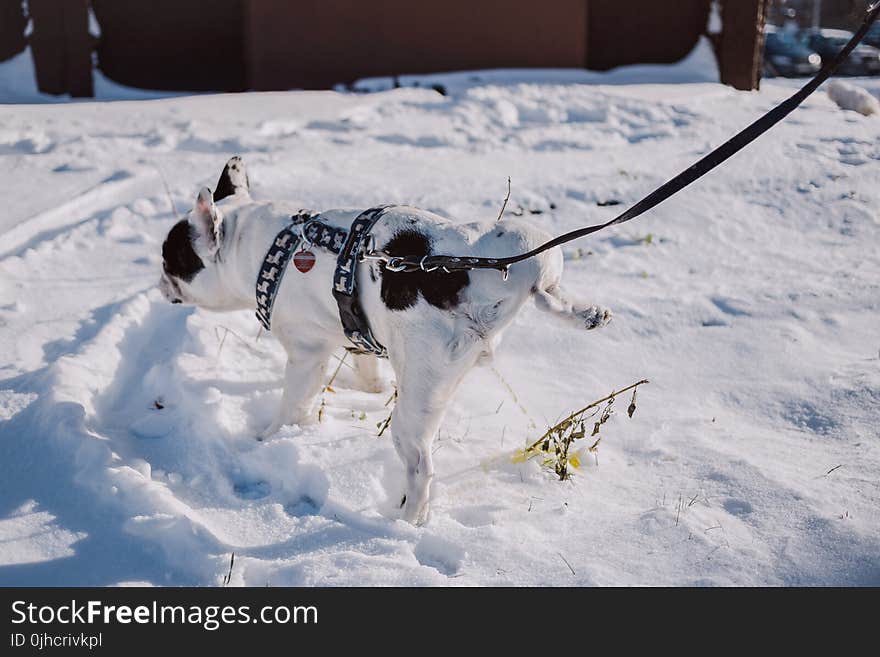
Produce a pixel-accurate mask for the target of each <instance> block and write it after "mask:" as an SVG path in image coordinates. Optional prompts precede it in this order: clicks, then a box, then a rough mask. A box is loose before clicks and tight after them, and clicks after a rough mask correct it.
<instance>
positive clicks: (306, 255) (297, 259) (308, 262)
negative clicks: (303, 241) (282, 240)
mask: <svg viewBox="0 0 880 657" xmlns="http://www.w3.org/2000/svg"><path fill="white" fill-rule="evenodd" d="M293 264H294V266H295V267H296V268H297V269H299V270H300V271H301V272H302V273H303V274H305V273H306V272H307V271H309V270H310V269H311V268H312V267H314V266H315V254H314V253H312V252H311V251H298V252H296V253H294V254H293Z"/></svg>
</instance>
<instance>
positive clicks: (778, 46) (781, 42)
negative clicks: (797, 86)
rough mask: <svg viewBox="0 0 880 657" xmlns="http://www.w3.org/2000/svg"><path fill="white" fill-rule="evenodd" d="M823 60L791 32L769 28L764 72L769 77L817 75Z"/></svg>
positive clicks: (765, 40) (765, 39)
mask: <svg viewBox="0 0 880 657" xmlns="http://www.w3.org/2000/svg"><path fill="white" fill-rule="evenodd" d="M821 66H822V58H821V57H820V56H819V54H818V53H816V52H813V51H812V50H810V49H809V48H807V46H805V45H804V44H803V43H802V42H800V41H799V40H798V39H797V37H796V36H795V35H794V34H793V33H792V32H790V31H787V30H776V29H773V28H772V27H771V28H768V29H767V31H766V33H765V34H764V70H765V73H766V74H767V75H771V76H772V75H781V76H783V77H787V78H793V77H797V76H799V75H815V74H816V72H817V71H818V70H819V68H820V67H821Z"/></svg>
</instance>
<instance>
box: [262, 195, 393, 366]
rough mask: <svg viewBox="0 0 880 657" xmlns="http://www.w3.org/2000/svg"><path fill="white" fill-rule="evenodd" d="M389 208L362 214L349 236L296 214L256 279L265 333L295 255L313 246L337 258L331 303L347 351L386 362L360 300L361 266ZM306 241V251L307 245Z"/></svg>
mask: <svg viewBox="0 0 880 657" xmlns="http://www.w3.org/2000/svg"><path fill="white" fill-rule="evenodd" d="M388 207H389V206H381V207H376V208H370V209H369V210H367V211H365V212H362V213H361V214H359V215H358V216H357V217H356V218H355V220H354V221H353V222H352V224H351V229H350V230H348V231H346V230H345V229H342V228H336V227H334V226H328V225H327V224H325V223H322V222H321V221H318V219H317V217H319V216H320V215H317V214H313V213H311V212H309V211H307V210H302V211H300V212H298V213H297V214H295V215H294V216H293V217H292V218H291V223H290V224H289V225H288V226H285V227H284V228H283V229H282V230H281V232H280V233H278V235H276V236H275V239H274V241H273V242H272V245H271V246H270V247H269V250H268V251H267V253H266V257H265V258H263V264H262V265H261V267H260V273H259V274H258V275H257V284H256V298H257V311H256V316H257V320H259V322H260V324H261V325H262V326H263V328H265V329H266V330H267V331H271V330H272V307H273V306H274V304H275V297H276V296H277V294H278V288H279V287H280V286H281V281H282V279H283V278H284V273H285V272H286V271H287V266H288V265H289V264H290V260H291V258H292V256H293V254H294V253H296V252H297V249H299V248H300V246H303V247H304V248H308V246H309V245H316V246H320V247H322V248H325V249H327V250H328V251H330V252H332V253H338V254H339V257H338V258H337V260H336V271H335V272H334V274H333V297H334V298H335V299H336V303H337V305H338V306H339V318H340V320H341V322H342V328H343V329H344V331H345V335H346V337H347V338H348V339H349V340H350V341H351V342H352V346H351V347H347V349H348V350H349V351H351V352H353V353H357V354H375V355H376V356H379V357H380V358H385V357H387V356H388V352H387V351H386V349H385V347H383V346H382V345H381V344H380V343H379V341H378V340H376V338H375V337H374V336H373V332H372V331H371V330H370V325H369V323H368V322H367V318H366V316H365V315H364V312H363V308H362V307H361V304H360V300H359V299H358V295H357V263H358V260H359V256H360V254H361V252H362V249H363V246H364V242H365V241H366V238H367V236H368V235H369V233H370V230H372V228H373V226H374V225H375V224H376V222H377V221H378V220H379V217H381V216H382V213H383V212H385V210H386V209H387V208H388ZM303 236H305V241H306V243H307V244H306V245H303Z"/></svg>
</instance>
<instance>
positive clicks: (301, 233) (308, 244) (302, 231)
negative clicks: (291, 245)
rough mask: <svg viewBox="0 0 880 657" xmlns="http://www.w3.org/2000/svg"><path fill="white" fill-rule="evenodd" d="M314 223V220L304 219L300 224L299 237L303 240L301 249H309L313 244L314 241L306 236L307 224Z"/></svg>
mask: <svg viewBox="0 0 880 657" xmlns="http://www.w3.org/2000/svg"><path fill="white" fill-rule="evenodd" d="M310 223H312V220H311V219H309V220H308V221H304V222H302V223H301V224H300V225H299V237H300V239H301V240H302V245H301V246H300V251H309V250H310V249H311V248H312V246H313V244H312V241H311V240H310V239H309V238H308V237H306V226H308V225H309V224H310Z"/></svg>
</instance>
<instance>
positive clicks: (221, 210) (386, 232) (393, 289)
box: [159, 157, 611, 524]
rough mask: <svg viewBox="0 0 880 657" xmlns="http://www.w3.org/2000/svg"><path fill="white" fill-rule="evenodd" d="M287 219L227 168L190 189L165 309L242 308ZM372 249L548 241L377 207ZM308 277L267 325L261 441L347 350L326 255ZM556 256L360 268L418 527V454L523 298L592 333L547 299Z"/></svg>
mask: <svg viewBox="0 0 880 657" xmlns="http://www.w3.org/2000/svg"><path fill="white" fill-rule="evenodd" d="M298 211H299V208H297V207H295V206H292V205H291V204H288V203H283V202H262V201H254V200H253V199H252V198H251V196H250V192H249V183H248V178H247V175H246V173H245V170H244V165H243V163H242V161H241V159H240V158H237V157H235V158H232V159H231V160H230V161H229V162H228V163H227V165H226V167H225V168H224V169H223V172H222V174H221V176H220V180H219V182H218V184H217V189H216V191H214V192H213V193H212V192H211V191H210V190H209V189H208V188H203V189H202V190H201V192H200V193H199V196H198V199H197V200H196V204H195V207H194V208H193V209H192V211H191V212H190V213H189V215H188V216H187V218H186V219H184V220H181V221H180V222H178V223H177V224H176V225H175V226H174V227H173V228H172V229H171V231H170V232H169V234H168V237H167V239H166V240H165V243H164V244H163V245H162V256H163V270H164V271H163V274H162V277H161V279H160V283H159V287H160V289H161V291H162V293H163V295H164V296H165V298H166V299H168V300H169V301H171V302H172V303H186V304H194V305H196V306H198V307H200V308H205V309H208V310H213V311H229V310H239V309H248V308H250V309H254V308H255V307H256V301H255V284H256V281H257V277H258V275H259V272H260V268H261V265H262V263H263V260H264V257H265V256H266V254H267V249H268V248H269V246H270V245H271V244H272V243H273V240H274V239H275V237H276V235H278V234H279V232H280V231H282V230H283V229H284V228H285V226H289V225H290V222H291V216H292V215H295V214H296V213H297V212H298ZM359 214H360V213H359V212H358V211H357V210H329V211H326V212H322V213H321V214H320V215H319V218H320V221H321V222H322V223H323V224H325V225H328V226H335V227H338V228H342V229H345V230H348V228H349V227H350V226H351V223H352V221H353V220H354V219H355V217H357V216H358V215H359ZM372 235H373V236H374V238H375V242H374V244H375V245H376V246H377V247H378V248H379V249H381V250H382V251H384V252H385V253H387V254H389V255H391V256H405V255H423V254H425V255H427V254H448V255H456V256H461V255H464V256H484V257H502V256H508V255H513V254H517V253H521V252H524V251H528V250H530V249H533V248H535V247H536V246H538V245H540V244H542V243H544V242H546V241H547V240H548V239H549V236H548V235H547V234H545V233H544V232H542V231H540V230H538V229H536V228H535V227H534V226H530V225H528V224H526V223H524V222H518V221H514V220H508V219H504V220H503V221H499V222H495V223H491V224H456V223H453V222H451V221H449V220H447V219H444V218H443V217H440V216H438V215H436V214H433V213H431V212H427V211H424V210H419V209H417V208H413V207H407V206H391V207H389V208H387V209H386V210H385V211H384V213H383V214H382V216H381V218H380V219H379V220H378V222H377V223H376V225H375V226H374V228H373V230H372ZM312 250H313V251H314V252H315V255H316V260H315V263H314V267H313V268H312V269H311V270H309V271H308V272H307V273H304V274H303V273H300V272H299V271H297V270H296V269H294V268H293V267H290V268H289V271H288V272H287V274H286V275H285V276H284V278H283V279H282V283H281V285H280V287H279V288H278V294H277V297H276V298H275V304H274V310H273V314H272V334H273V335H274V336H275V337H276V338H277V339H278V341H279V342H280V343H281V345H282V346H283V347H284V349H285V350H286V351H287V366H286V368H285V372H284V393H283V396H282V400H281V408H280V409H279V411H278V415H277V418H276V419H275V421H274V422H273V423H272V424H271V425H270V426H269V427H268V428H267V429H266V430H265V431H264V432H263V433H262V434H261V437H264V436H269V435H271V434H273V433H275V432H277V431H278V430H279V429H280V428H281V426H282V425H285V424H294V423H296V424H302V423H306V422H308V421H309V420H311V419H313V404H314V401H315V398H316V396H317V394H318V392H319V390H320V387H321V384H322V382H323V377H324V374H325V368H326V365H327V362H328V360H329V358H330V356H331V354H332V353H333V352H334V351H335V350H338V349H339V348H340V347H346V346H351V343H350V342H349V341H348V340H347V339H346V336H345V333H344V331H343V327H342V325H341V322H340V315H339V310H338V308H337V304H336V301H335V300H334V297H333V295H332V294H331V287H332V280H333V276H334V271H335V268H336V256H335V254H333V253H330V252H328V251H324V250H322V249H321V248H319V247H315V248H313V249H312ZM562 266H563V257H562V251H561V250H560V249H559V248H555V249H551V250H549V251H546V252H544V253H542V254H540V255H539V256H537V257H534V258H530V259H528V260H525V261H523V262H521V263H517V264H516V265H514V266H512V267H511V268H510V272H509V278H508V279H507V280H503V278H502V276H501V275H500V274H499V273H498V272H497V271H493V270H472V271H460V272H453V273H446V272H443V271H433V272H425V271H418V272H392V271H390V270H389V269H388V268H387V267H386V266H385V264H384V263H382V262H378V261H370V260H365V261H362V262H360V264H358V265H357V267H358V271H357V274H358V281H359V283H358V290H357V295H358V297H359V301H360V304H361V307H362V309H363V312H364V315H365V316H366V318H367V320H368V322H369V327H370V329H372V333H373V335H374V336H375V338H376V339H377V340H378V341H379V342H380V343H381V344H382V345H384V346H385V348H386V349H387V354H388V358H389V361H390V363H391V367H392V368H393V370H394V374H395V377H396V380H397V387H398V400H397V405H396V406H395V408H394V412H393V419H392V424H391V434H392V437H393V441H394V447H395V448H396V450H397V453H398V455H399V457H400V459H401V460H402V461H403V464H404V467H405V469H406V490H405V491H404V495H403V497H402V500H403V501H402V502H401V504H402V507H403V517H404V518H405V519H406V520H408V521H409V522H412V523H416V524H418V523H422V522H424V521H425V520H426V519H427V514H428V498H429V491H430V484H431V478H432V477H433V475H434V466H433V462H432V458H431V444H432V442H433V440H434V436H435V434H436V433H437V430H438V428H439V426H440V423H441V422H442V420H443V415H444V412H445V410H446V406H447V404H448V403H449V400H450V399H451V398H452V396H453V393H454V392H455V389H456V387H457V386H458V384H459V382H460V381H461V379H462V377H463V376H464V375H465V374H466V373H467V371H468V370H469V369H470V368H471V367H473V366H474V365H475V364H477V363H478V362H485V361H487V360H488V359H490V358H491V356H492V352H493V350H494V348H495V346H496V344H497V342H498V340H499V338H500V335H501V332H502V331H503V329H504V328H505V327H506V326H507V325H508V324H510V322H511V321H512V320H513V318H514V316H515V314H516V313H517V311H519V309H520V308H521V307H522V305H523V304H524V303H525V302H526V301H527V300H528V299H530V298H531V299H534V300H535V302H536V305H537V306H538V308H540V309H541V310H544V311H546V312H548V313H550V314H551V315H553V316H555V317H557V318H560V319H562V320H565V321H567V322H568V323H569V324H570V325H573V326H576V327H578V328H581V329H593V328H597V327H599V326H603V325H604V324H606V323H607V322H608V321H609V320H610V319H611V313H610V312H609V311H608V310H604V309H602V308H599V307H597V306H586V305H581V304H573V303H572V302H570V301H568V300H567V299H566V297H565V296H564V294H563V292H562V290H561V288H560V278H561V276H562ZM354 362H355V369H356V372H357V377H358V379H359V382H360V383H361V385H362V386H363V388H364V389H365V390H367V391H370V392H379V391H381V389H382V381H381V378H380V376H379V370H378V359H377V358H376V357H375V356H372V355H359V356H355V357H354Z"/></svg>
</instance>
